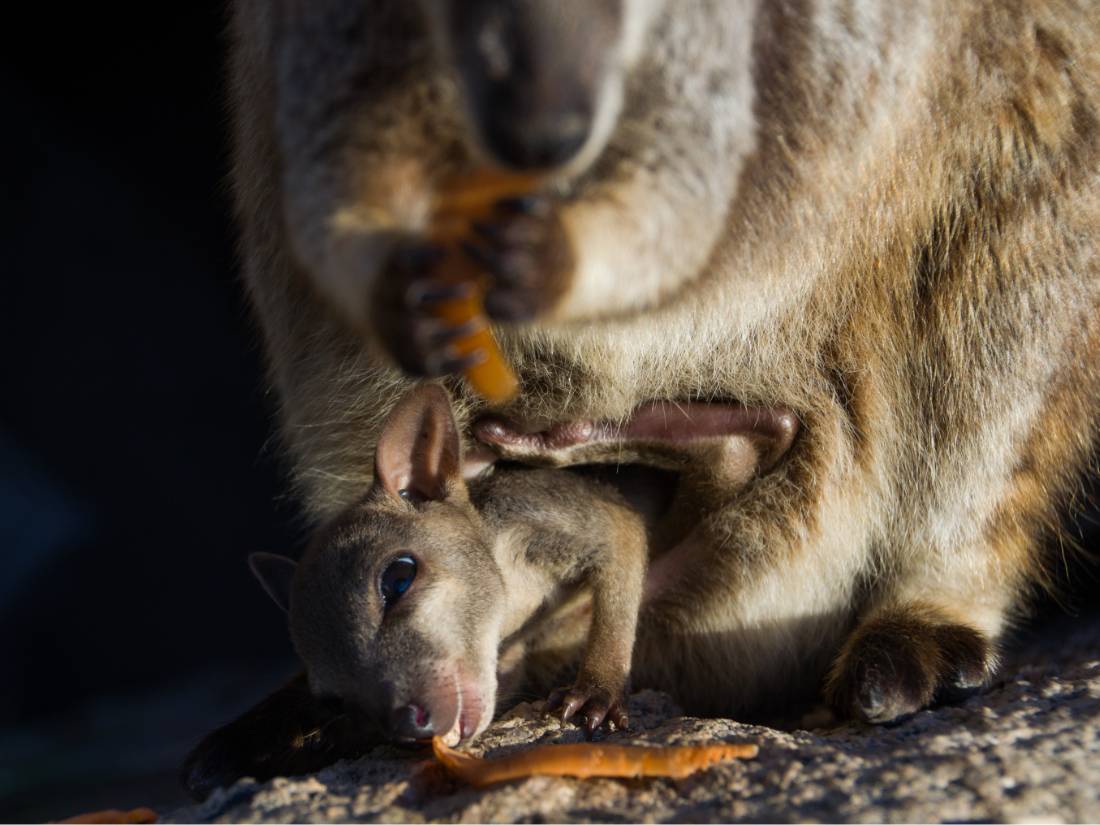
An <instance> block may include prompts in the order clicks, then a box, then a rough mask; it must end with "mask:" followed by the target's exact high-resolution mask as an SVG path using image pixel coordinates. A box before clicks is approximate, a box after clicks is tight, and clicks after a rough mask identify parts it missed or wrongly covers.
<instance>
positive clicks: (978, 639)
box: [825, 602, 996, 723]
mask: <svg viewBox="0 0 1100 825" xmlns="http://www.w3.org/2000/svg"><path fill="white" fill-rule="evenodd" d="M995 664H996V655H995V652H994V647H993V645H992V643H991V641H990V639H989V638H988V637H987V636H986V635H985V634H984V633H982V632H981V631H979V630H977V629H975V628H973V627H969V626H967V625H966V624H963V623H962V622H961V621H959V620H957V619H954V618H952V617H951V616H949V615H948V614H947V612H946V611H944V610H942V609H940V608H937V607H935V606H932V605H930V604H924V603H920V602H914V603H909V604H904V605H895V606H891V607H889V608H886V609H882V610H880V611H877V612H875V613H873V614H872V615H870V616H868V617H866V618H865V619H864V620H863V621H862V622H861V623H860V624H859V625H858V626H857V627H856V629H855V631H854V632H853V633H852V635H851V636H850V637H849V638H848V640H847V642H845V644H844V646H843V647H842V648H841V651H840V654H839V655H838V656H837V658H836V661H835V662H834V663H833V667H832V670H831V672H830V673H829V677H828V681H827V683H826V688H825V690H826V695H827V697H828V698H829V700H830V702H831V703H832V705H833V706H834V707H835V708H836V709H837V711H839V712H840V713H842V714H844V715H846V716H851V717H853V718H856V719H861V720H863V721H866V722H874V723H883V722H891V721H894V720H895V719H898V718H900V717H903V716H906V715H908V714H911V713H915V712H916V711H918V710H921V709H922V708H925V707H927V706H928V705H930V704H932V703H933V702H934V701H944V700H948V701H950V700H952V699H958V698H960V697H961V696H964V695H966V694H967V693H969V692H972V691H974V690H977V689H978V688H980V687H982V686H983V685H984V684H985V683H986V682H987V680H988V678H989V675H990V673H991V671H992V670H993V668H994V666H995Z"/></svg>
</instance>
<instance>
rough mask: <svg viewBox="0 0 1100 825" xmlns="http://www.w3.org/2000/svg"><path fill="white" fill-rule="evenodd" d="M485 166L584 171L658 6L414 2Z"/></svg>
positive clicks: (644, 0)
mask: <svg viewBox="0 0 1100 825" xmlns="http://www.w3.org/2000/svg"><path fill="white" fill-rule="evenodd" d="M421 2H422V5H423V6H424V8H425V11H426V13H427V18H428V20H429V23H430V28H431V30H432V34H433V36H434V41H435V43H436V46H437V49H438V52H439V56H440V57H441V58H442V60H443V61H444V63H445V65H447V66H448V67H449V69H450V71H451V73H452V74H453V76H454V77H455V78H456V79H457V82H458V87H459V90H460V92H461V96H462V98H463V99H464V102H465V104H466V112H467V116H468V119H469V122H470V124H471V125H472V127H473V132H474V134H475V135H476V137H477V138H478V140H479V142H480V146H481V149H482V150H483V151H484V152H485V153H486V154H487V155H488V156H489V157H490V159H491V160H493V161H495V162H497V163H500V164H503V165H504V166H508V167H511V168H515V169H522V170H558V169H578V168H583V167H584V166H586V165H587V164H588V163H590V162H591V161H592V159H593V158H594V157H595V156H597V155H598V154H599V152H600V150H601V149H602V148H603V146H604V144H605V143H606V141H607V139H608V136H609V135H610V132H611V130H612V127H613V126H614V123H615V119H616V117H617V116H618V114H619V109H620V106H621V104H622V99H623V84H624V77H625V74H626V72H627V70H628V69H629V68H630V65H631V64H632V62H633V61H634V59H635V58H636V56H637V54H638V52H639V50H640V45H641V40H642V36H643V33H644V30H645V28H646V26H647V24H648V20H649V18H650V17H651V15H652V9H653V7H654V6H655V5H656V2H657V0H421Z"/></svg>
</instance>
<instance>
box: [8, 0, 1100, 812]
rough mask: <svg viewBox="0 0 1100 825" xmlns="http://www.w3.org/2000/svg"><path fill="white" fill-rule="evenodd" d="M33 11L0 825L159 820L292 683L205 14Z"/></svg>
mask: <svg viewBox="0 0 1100 825" xmlns="http://www.w3.org/2000/svg"><path fill="white" fill-rule="evenodd" d="M34 13H35V14H37V15H38V19H36V20H24V21H23V23H22V25H20V26H16V25H8V26H5V29H6V30H7V31H6V34H5V35H4V37H5V38H6V39H7V40H8V42H7V43H6V44H5V46H6V48H5V51H4V53H3V55H4V56H3V57H2V58H0V60H3V61H4V62H3V64H2V70H0V83H2V87H0V91H2V93H3V102H4V109H3V111H4V113H5V128H4V129H3V130H2V131H3V132H4V135H3V137H2V138H0V139H2V140H3V142H4V144H3V145H4V148H5V151H4V152H3V153H2V154H0V158H2V162H3V164H4V167H5V169H4V175H3V184H4V190H3V191H4V215H3V221H2V222H0V226H2V229H0V232H2V236H3V239H4V242H3V247H2V248H3V253H4V254H3V261H4V264H3V277H2V279H0V346H2V352H3V356H2V357H0V548H2V550H3V561H4V568H5V569H4V573H3V575H0V668H2V671H3V674H4V677H5V678H3V679H0V720H2V727H0V731H2V732H0V820H10V819H20V818H22V819H26V818H31V819H34V818H46V817H60V816H65V815H71V814H75V813H77V812H79V811H81V810H84V809H90V808H96V807H130V806H136V805H141V804H151V805H154V806H157V805H160V806H164V807H169V806H172V805H174V804H176V803H178V802H182V801H183V799H184V797H183V795H182V792H181V791H179V790H178V787H177V785H176V780H175V774H176V769H177V766H178V765H179V762H180V761H181V759H182V758H183V755H184V753H185V752H186V750H187V749H188V748H189V747H190V746H191V745H192V744H193V743H194V742H195V741H196V740H197V739H198V738H199V737H200V736H201V735H202V734H203V733H204V732H206V731H207V730H209V729H210V728H212V727H213V726H215V725H216V724H219V723H221V722H223V721H226V720H228V719H229V718H231V717H232V716H233V715H234V714H235V713H237V712H239V711H240V710H241V709H243V708H244V707H246V706H247V705H249V704H250V703H251V702H253V701H255V700H256V699H258V698H259V697H260V696H262V695H263V694H264V693H265V692H266V691H267V690H268V689H269V688H271V687H272V686H274V685H275V684H277V683H278V681H279V680H280V679H281V678H283V677H284V676H285V675H287V674H289V673H290V672H291V671H292V670H293V660H292V657H291V653H290V648H289V644H288V642H287V634H286V631H285V626H284V623H283V620H282V617H281V615H280V614H279V613H278V612H277V611H276V609H275V608H274V607H273V606H272V605H271V604H269V602H268V601H267V598H266V596H264V595H263V594H262V593H261V591H260V589H259V588H258V587H257V586H256V585H255V584H254V583H253V582H252V581H251V578H250V576H249V574H248V572H247V569H246V566H245V557H246V556H247V555H248V554H249V553H250V552H253V551H256V550H274V551H284V552H288V551H294V550H297V549H298V548H299V546H300V544H301V541H302V530H301V528H300V525H299V524H298V522H297V521H296V519H297V513H296V511H295V509H294V507H293V505H292V504H291V503H289V502H283V503H281V502H280V498H279V497H280V494H281V492H282V491H283V489H284V487H283V485H282V482H281V477H280V474H279V468H278V465H277V460H276V456H277V454H278V450H277V449H275V448H274V447H273V446H271V445H269V444H268V439H269V437H270V433H271V431H272V427H271V424H270V419H271V414H272V411H273V403H272V402H271V400H270V399H269V398H266V397H265V395H264V390H263V379H262V363H261V357H260V353H259V350H258V345H257V336H256V335H255V332H254V330H253V329H252V327H251V323H250V320H249V316H248V313H247V309H246V306H245V303H244V301H243V297H242V291H241V289H240V287H239V284H238V283H237V276H236V267H235V258H234V251H233V236H232V226H231V219H230V214H229V199H228V196H227V187H226V184H225V175H226V171H227V139H226V118H225V115H224V111H223V103H222V85H223V84H222V75H223V38H222V30H223V10H222V3H218V2H195V1H194V0H193V2H188V3H178V4H172V5H171V6H159V5H157V4H149V5H144V6H132V7H129V6H126V5H114V4H78V5H75V6H71V7H70V6H62V7H53V6H48V5H46V4H41V6H40V10H39V11H38V12H34ZM61 18H63V19H61ZM43 32H49V38H48V40H47V39H45V38H44V37H43V34H42V33H43ZM1093 540H1094V539H1093V537H1092V536H1090V535H1088V534H1086V536H1085V543H1086V544H1088V543H1090V542H1092V541H1093ZM1080 572H1081V571H1079V570H1075V571H1073V578H1075V579H1076V580H1078V581H1086V582H1087V577H1085V576H1082V575H1079V573H1080ZM1094 589H1095V588H1093V586H1092V585H1091V584H1085V585H1084V587H1083V589H1082V588H1080V587H1079V591H1078V597H1077V603H1078V604H1081V603H1084V604H1088V603H1090V602H1092V601H1095V597H1094V594H1093V593H1092V592H1091V591H1092V590H1094ZM1082 594H1083V595H1082ZM1054 609H1055V608H1052V607H1051V606H1049V605H1048V606H1047V607H1046V608H1045V612H1047V613H1050V612H1051V611H1053V610H1054Z"/></svg>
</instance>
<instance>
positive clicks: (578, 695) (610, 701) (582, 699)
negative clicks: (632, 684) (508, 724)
mask: <svg viewBox="0 0 1100 825" xmlns="http://www.w3.org/2000/svg"><path fill="white" fill-rule="evenodd" d="M624 703H625V698H624V696H623V692H622V691H621V690H612V689H610V688H606V687H602V686H600V685H599V684H597V683H596V682H594V681H591V680H587V679H583V678H579V679H577V682H576V684H574V685H573V686H572V687H569V688H559V689H558V690H555V691H554V692H553V693H551V694H550V698H549V699H548V700H547V702H546V710H547V712H548V713H552V712H554V711H558V712H559V714H558V715H559V717H560V718H561V720H562V721H563V722H568V721H569V720H570V719H572V718H573V717H575V716H577V717H580V718H581V719H583V720H584V727H585V730H586V731H587V732H588V733H589V734H591V733H592V732H593V731H594V730H596V728H598V727H599V726H600V725H603V724H605V723H608V722H610V723H611V724H613V725H614V726H615V727H616V728H618V729H619V730H624V729H625V728H626V727H627V723H628V719H627V716H626V708H625V707H624Z"/></svg>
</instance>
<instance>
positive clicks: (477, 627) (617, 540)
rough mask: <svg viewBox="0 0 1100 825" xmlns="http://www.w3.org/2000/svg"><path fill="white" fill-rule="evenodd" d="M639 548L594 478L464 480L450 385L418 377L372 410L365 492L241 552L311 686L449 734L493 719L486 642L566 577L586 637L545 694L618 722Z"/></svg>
mask: <svg viewBox="0 0 1100 825" xmlns="http://www.w3.org/2000/svg"><path fill="white" fill-rule="evenodd" d="M646 552H647V527H646V521H645V519H644V518H643V516H642V515H641V514H640V513H639V512H638V511H636V510H635V509H633V508H632V507H631V506H630V505H629V504H628V503H627V501H626V500H625V499H624V498H623V496H622V495H621V494H620V493H619V492H618V491H617V490H616V489H615V488H613V487H611V486H610V485H608V484H605V483H602V482H600V481H598V480H595V479H592V478H583V477H581V476H579V475H576V474H573V473H569V472H564V471H557V470H537V469H522V468H516V469H512V470H508V469H502V468H494V467H492V466H490V467H488V468H487V469H485V470H483V471H482V472H481V474H480V475H479V476H477V477H475V478H474V479H473V480H471V481H470V482H469V483H468V484H467V482H466V481H464V479H463V474H462V456H461V444H460V441H459V431H458V426H457V425H456V423H455V420H454V417H453V415H452V413H451V402H450V399H449V397H448V395H447V393H446V391H445V390H443V389H442V388H441V387H439V386H437V385H432V384H427V385H423V386H421V387H418V388H417V389H415V390H413V391H412V392H411V393H409V394H408V395H407V396H406V397H405V398H403V399H402V400H401V401H400V402H399V403H398V405H397V406H396V407H395V409H394V410H393V412H392V413H391V414H390V415H389V417H388V418H387V419H386V422H385V424H384V425H383V427H382V433H381V436H380V437H379V440H378V447H377V449H376V451H375V479H374V484H373V485H372V486H371V488H370V490H369V492H368V493H367V494H366V495H365V496H364V497H363V498H362V499H361V500H360V501H358V502H356V503H355V504H354V505H352V506H351V507H350V508H348V510H347V511H346V512H344V513H343V514H341V515H340V516H338V517H337V518H336V519H335V520H334V521H333V522H332V523H331V524H329V525H327V526H326V527H325V528H324V529H323V530H322V531H321V532H320V534H319V535H318V536H317V537H316V539H315V540H314V541H313V542H312V544H311V545H310V547H309V548H308V549H307V551H306V553H305V555H304V556H303V557H302V560H301V562H300V563H299V564H295V563H294V562H293V561H291V560H290V559H287V558H284V557H282V556H276V555H271V554H264V553H259V554H254V555H253V556H252V558H251V564H252V569H253V571H254V572H255V573H256V575H257V576H258V577H259V579H260V581H261V582H262V584H263V585H264V588H265V589H266V590H267V591H268V593H270V594H271V595H272V597H273V598H274V599H275V601H276V602H277V603H278V604H279V605H280V606H282V607H283V608H284V609H285V610H287V611H288V614H289V620H290V631H291V636H292V638H293V640H294V646H295V648H296V649H297V651H298V653H299V655H300V657H301V659H302V661H303V662H304V663H305V666H306V673H307V675H308V680H309V685H310V689H311V690H312V692H313V694H314V695H315V696H317V697H318V698H319V699H322V700H324V699H326V698H336V699H339V700H341V701H342V703H343V705H344V706H345V708H346V709H347V711H346V712H347V713H349V714H352V715H358V716H361V717H362V718H363V719H365V720H366V721H367V722H368V723H372V724H371V727H373V728H374V729H375V730H381V731H383V732H386V733H388V734H389V735H390V736H391V737H393V738H396V739H401V740H419V739H425V738H428V737H431V736H435V735H438V736H441V737H443V739H444V741H446V742H447V743H448V744H452V745H453V744H456V743H458V742H459V741H461V740H465V739H468V738H470V737H473V736H476V735H477V734H479V733H480V732H481V731H483V730H484V729H485V728H486V726H487V725H488V724H489V722H490V721H491V720H492V718H493V712H494V709H495V707H496V700H497V672H498V661H497V659H498V651H500V650H501V649H502V647H503V648H509V647H512V646H513V645H514V644H515V643H516V641H517V640H519V639H521V638H522V635H523V633H524V630H525V629H526V628H527V627H528V625H529V623H530V621H531V619H532V618H533V617H536V616H539V615H541V614H545V613H547V612H549V611H552V610H553V609H554V608H555V607H557V606H558V605H560V604H562V603H563V602H564V601H565V600H566V599H567V598H568V597H570V596H571V595H573V594H574V593H575V591H576V590H577V589H578V588H579V587H583V588H585V589H587V590H590V591H591V598H592V606H591V608H592V609H591V627H590V630H589V632H588V639H587V644H586V645H585V649H584V654H583V656H582V658H581V662H580V670H579V673H578V675H577V678H576V681H575V682H574V684H573V685H572V686H571V687H569V688H567V689H563V690H561V691H558V692H557V695H556V696H555V697H554V701H552V702H551V705H552V706H560V708H561V714H562V717H563V719H569V718H570V717H572V716H574V714H577V715H579V716H580V717H583V718H584V720H585V722H586V725H587V727H588V729H589V730H594V729H595V728H596V727H598V726H599V725H601V724H602V723H603V722H604V721H605V720H607V721H609V722H613V723H614V724H615V725H617V726H619V727H623V726H625V725H626V722H627V719H626V712H625V710H624V708H623V705H622V703H621V699H622V697H623V691H624V689H625V686H626V683H627V678H628V676H629V673H630V662H631V653H632V651H633V648H634V634H635V627H636V624H637V620H638V609H639V605H640V604H641V599H642V584H643V578H644V575H645V569H646Z"/></svg>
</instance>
